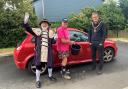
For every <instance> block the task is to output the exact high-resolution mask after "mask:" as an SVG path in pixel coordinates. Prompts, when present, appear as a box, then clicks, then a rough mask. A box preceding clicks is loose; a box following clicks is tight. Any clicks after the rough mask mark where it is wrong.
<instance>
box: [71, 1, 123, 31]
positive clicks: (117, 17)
mask: <svg viewBox="0 0 128 89" xmlns="http://www.w3.org/2000/svg"><path fill="white" fill-rule="evenodd" d="M93 11H98V12H99V14H100V17H101V20H103V22H104V23H105V24H106V26H107V29H108V30H124V28H125V17H124V15H123V13H122V10H121V8H120V7H118V6H117V5H116V3H115V2H112V1H111V2H110V3H107V4H103V5H101V6H99V7H98V8H96V10H94V9H93V8H85V9H82V10H81V11H80V13H79V14H72V15H71V16H69V19H70V22H69V26H70V27H75V28H78V29H83V30H85V31H87V29H88V28H89V26H90V25H91V13H92V12H93Z"/></svg>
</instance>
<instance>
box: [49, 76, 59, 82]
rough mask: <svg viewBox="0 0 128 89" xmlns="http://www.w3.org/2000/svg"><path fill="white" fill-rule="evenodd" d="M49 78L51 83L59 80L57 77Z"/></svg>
mask: <svg viewBox="0 0 128 89" xmlns="http://www.w3.org/2000/svg"><path fill="white" fill-rule="evenodd" d="M48 78H49V80H50V81H57V79H56V78H55V77H53V76H51V77H48Z"/></svg>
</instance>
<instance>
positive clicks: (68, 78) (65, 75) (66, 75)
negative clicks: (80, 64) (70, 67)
mask: <svg viewBox="0 0 128 89" xmlns="http://www.w3.org/2000/svg"><path fill="white" fill-rule="evenodd" d="M62 77H63V78H64V79H67V80H70V79H71V76H70V75H68V74H64V75H63V76H62Z"/></svg>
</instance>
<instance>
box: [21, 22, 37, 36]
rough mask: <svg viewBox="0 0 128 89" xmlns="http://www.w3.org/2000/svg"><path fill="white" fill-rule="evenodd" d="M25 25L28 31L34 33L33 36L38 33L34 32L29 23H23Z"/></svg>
mask: <svg viewBox="0 0 128 89" xmlns="http://www.w3.org/2000/svg"><path fill="white" fill-rule="evenodd" d="M23 27H24V28H25V30H26V31H27V32H29V33H30V34H32V35H33V36H36V34H35V33H34V32H33V30H32V28H31V27H30V26H29V24H28V23H26V24H25V23H24V24H23Z"/></svg>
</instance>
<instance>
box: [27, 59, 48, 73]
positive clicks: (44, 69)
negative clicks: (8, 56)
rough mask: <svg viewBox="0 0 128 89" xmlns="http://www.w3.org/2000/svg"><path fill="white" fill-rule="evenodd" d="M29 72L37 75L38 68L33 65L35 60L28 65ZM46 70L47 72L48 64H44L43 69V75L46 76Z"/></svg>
mask: <svg viewBox="0 0 128 89" xmlns="http://www.w3.org/2000/svg"><path fill="white" fill-rule="evenodd" d="M28 70H29V71H30V72H31V73H33V74H36V66H35V65H34V64H33V60H30V61H29V63H28ZM46 70H47V64H46V63H45V64H43V67H42V69H41V74H44V73H46Z"/></svg>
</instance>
